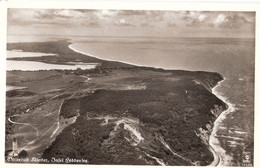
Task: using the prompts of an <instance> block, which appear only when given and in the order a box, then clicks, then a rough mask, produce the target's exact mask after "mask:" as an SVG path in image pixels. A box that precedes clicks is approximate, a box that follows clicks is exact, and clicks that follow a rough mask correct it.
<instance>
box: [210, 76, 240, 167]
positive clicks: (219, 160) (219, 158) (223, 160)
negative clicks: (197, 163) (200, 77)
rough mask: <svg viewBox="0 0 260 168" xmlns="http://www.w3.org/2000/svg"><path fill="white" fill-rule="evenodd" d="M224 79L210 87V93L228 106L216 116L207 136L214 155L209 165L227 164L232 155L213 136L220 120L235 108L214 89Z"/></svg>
mask: <svg viewBox="0 0 260 168" xmlns="http://www.w3.org/2000/svg"><path fill="white" fill-rule="evenodd" d="M224 80H225V78H224V79H223V80H222V81H220V82H218V84H217V85H216V86H215V87H214V88H212V94H214V95H215V96H217V97H218V98H219V99H220V100H222V101H223V102H224V103H225V104H227V106H228V108H227V109H226V110H225V111H223V112H222V113H220V114H219V116H218V117H217V118H216V120H215V121H214V124H213V129H212V131H211V133H210V136H209V149H210V151H211V152H212V153H213V155H214V160H213V162H212V163H211V164H210V165H209V166H229V165H227V164H228V163H229V162H230V161H231V160H232V156H230V155H227V154H226V151H225V149H223V148H222V147H221V146H220V145H219V140H218V138H217V137H215V135H216V133H217V131H218V129H219V125H220V123H221V121H223V120H224V119H225V118H226V115H227V114H229V113H231V112H234V110H235V107H234V105H233V104H231V103H229V102H228V101H227V99H226V98H225V97H223V96H222V95H220V93H219V92H217V91H216V89H217V88H218V87H219V86H221V83H222V82H224Z"/></svg>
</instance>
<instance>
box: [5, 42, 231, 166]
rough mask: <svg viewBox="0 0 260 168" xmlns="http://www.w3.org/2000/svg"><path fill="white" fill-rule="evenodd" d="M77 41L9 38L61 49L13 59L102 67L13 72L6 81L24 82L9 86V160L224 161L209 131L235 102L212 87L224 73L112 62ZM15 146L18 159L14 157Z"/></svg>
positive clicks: (39, 48)
mask: <svg viewBox="0 0 260 168" xmlns="http://www.w3.org/2000/svg"><path fill="white" fill-rule="evenodd" d="M70 44H71V42H69V41H68V40H60V41H51V42H34V43H10V44H8V46H7V50H22V51H24V52H42V53H52V54H56V55H50V56H44V57H22V58H9V60H23V61H36V62H43V63H50V64H59V65H68V64H73V63H74V64H76V63H92V64H95V65H96V67H95V68H93V69H81V68H78V69H76V70H40V71H19V70H16V71H7V85H10V86H16V87H18V88H20V89H12V90H9V91H7V92H6V144H5V146H6V162H15V163H17V162H18V163H26V162H32V163H48V164H51V163H53V164H94V165H174V166H178V165H181V166H193V165H197V166H205V165H210V164H211V163H212V162H213V161H215V162H214V163H215V164H218V163H217V162H216V158H215V157H214V155H216V154H214V149H212V147H211V146H210V145H209V136H210V134H211V132H212V128H213V126H214V121H215V120H216V118H217V117H218V116H219V115H220V114H221V113H222V112H223V111H225V110H226V109H227V108H228V106H227V104H225V103H224V102H223V101H222V100H220V99H219V98H218V97H217V96H216V95H214V94H213V93H212V89H213V88H214V87H215V86H217V84H218V83H219V82H220V81H222V80H223V76H222V75H221V74H219V73H216V72H203V71H183V70H165V69H160V68H153V67H142V66H136V65H131V64H127V63H122V62H117V61H105V60H102V59H98V58H94V57H91V56H87V55H84V54H81V53H78V52H76V51H74V50H72V49H71V48H70V47H69V45H70ZM14 138H15V140H16V141H17V149H16V150H15V151H14V150H13V143H14V140H13V139H14ZM14 153H17V156H16V158H18V159H14V158H12V157H11V159H10V156H11V155H13V154H14ZM19 156H21V158H25V159H19ZM22 156H25V157H22Z"/></svg>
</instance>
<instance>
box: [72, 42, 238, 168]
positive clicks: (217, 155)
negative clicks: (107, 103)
mask: <svg viewBox="0 0 260 168" xmlns="http://www.w3.org/2000/svg"><path fill="white" fill-rule="evenodd" d="M71 43H72V44H70V45H69V46H68V47H69V48H70V49H71V50H73V51H75V52H77V53H80V54H83V55H86V56H90V57H94V58H97V59H101V60H104V61H117V60H112V59H104V58H101V57H98V56H95V55H92V54H90V53H85V52H82V51H79V50H77V49H75V48H73V45H75V44H77V43H74V42H71ZM117 62H120V63H125V64H129V65H133V66H140V67H151V66H146V65H138V64H133V63H129V62H124V61H117ZM153 68H161V69H164V70H179V69H171V68H162V67H156V66H155V67H153ZM182 70H185V69H182ZM187 71H192V70H188V69H187ZM193 71H194V72H196V70H193ZM224 80H225V78H224V79H223V80H221V81H219V82H218V83H217V85H216V86H215V87H213V88H212V94H214V95H215V96H216V97H217V98H219V99H220V100H222V101H223V102H224V103H225V104H226V105H227V106H228V108H227V109H226V110H225V111H222V112H221V113H220V114H219V115H218V117H217V118H216V120H215V121H214V124H213V129H212V131H211V133H210V136H209V140H208V143H209V150H210V151H211V153H212V154H213V156H214V160H213V161H212V163H211V164H209V165H208V166H224V165H223V162H224V163H225V162H227V161H229V160H231V159H232V157H231V156H229V155H226V154H225V152H226V151H225V149H223V148H222V147H221V146H219V144H218V143H219V141H218V139H217V138H216V137H215V134H216V132H217V130H218V127H219V123H220V122H221V121H222V120H224V119H225V118H226V117H225V116H226V115H227V114H228V113H230V112H233V111H234V105H233V104H231V103H229V102H228V101H227V100H226V98H225V97H223V96H221V95H220V94H219V93H218V92H217V91H216V88H218V87H219V86H220V85H221V83H222V82H223V81H224ZM216 143H217V145H216ZM225 157H226V158H225Z"/></svg>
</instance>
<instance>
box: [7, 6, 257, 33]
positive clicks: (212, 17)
mask: <svg viewBox="0 0 260 168" xmlns="http://www.w3.org/2000/svg"><path fill="white" fill-rule="evenodd" d="M7 25H8V28H7V30H8V34H9V35H14V34H15V35H20V34H21V35H23V34H27V35H35V34H37V35H62V36H63V35H65V36H153V37H246V38H248V37H249V38H252V37H254V36H255V33H254V32H255V13H254V12H223V11H159V10H86V9H13V8H10V9H8V24H7Z"/></svg>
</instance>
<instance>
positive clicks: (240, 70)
mask: <svg viewBox="0 0 260 168" xmlns="http://www.w3.org/2000/svg"><path fill="white" fill-rule="evenodd" d="M72 42H73V43H74V44H72V45H70V47H71V48H73V49H74V50H76V51H79V52H83V53H85V54H89V55H92V56H96V57H99V58H102V59H106V60H116V61H122V62H127V63H131V64H137V65H143V66H152V67H161V68H165V69H181V70H191V71H211V72H218V73H220V74H222V75H223V76H224V78H225V80H224V81H223V82H221V84H220V86H219V87H217V88H216V89H215V92H217V93H218V95H219V96H221V97H222V98H224V99H225V101H226V102H227V103H228V104H229V105H230V106H232V109H231V110H229V111H227V112H226V113H225V114H224V113H223V114H222V115H221V120H219V123H218V127H217V129H216V131H215V133H214V135H213V136H214V137H215V138H216V140H217V141H214V144H215V145H214V146H215V148H218V150H217V151H220V153H219V155H220V156H222V157H221V158H220V159H221V160H222V162H221V164H222V165H224V166H246V164H247V165H250V164H252V163H253V152H254V151H253V149H254V69H255V39H240V38H144V37H139V38H130V37H88V38H81V39H79V38H72ZM246 155H247V156H249V159H248V158H247V159H246V158H245V156H246Z"/></svg>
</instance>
